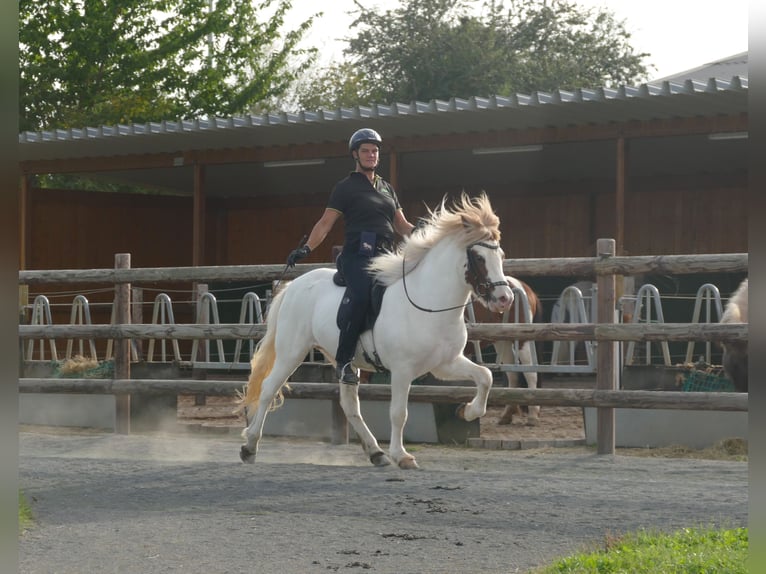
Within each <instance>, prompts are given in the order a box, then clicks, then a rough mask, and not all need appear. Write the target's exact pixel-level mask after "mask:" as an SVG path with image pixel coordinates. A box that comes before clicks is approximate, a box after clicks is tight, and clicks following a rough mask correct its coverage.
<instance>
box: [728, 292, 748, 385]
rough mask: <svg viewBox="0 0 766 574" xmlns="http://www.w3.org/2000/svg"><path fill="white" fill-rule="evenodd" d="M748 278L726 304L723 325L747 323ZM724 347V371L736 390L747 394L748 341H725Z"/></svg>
mask: <svg viewBox="0 0 766 574" xmlns="http://www.w3.org/2000/svg"><path fill="white" fill-rule="evenodd" d="M747 322H748V318H747V278H745V279H744V280H743V281H742V283H740V284H739V287H737V290H736V291H735V292H734V294H733V295H732V296H731V298H730V299H729V302H728V303H727V304H726V309H725V310H724V312H723V316H722V317H721V323H747ZM722 346H723V361H722V362H723V370H724V372H725V373H726V376H727V377H729V379H730V380H731V382H732V384H733V385H734V388H735V389H736V390H737V391H738V392H740V393H746V392H747V341H725V342H724V343H722Z"/></svg>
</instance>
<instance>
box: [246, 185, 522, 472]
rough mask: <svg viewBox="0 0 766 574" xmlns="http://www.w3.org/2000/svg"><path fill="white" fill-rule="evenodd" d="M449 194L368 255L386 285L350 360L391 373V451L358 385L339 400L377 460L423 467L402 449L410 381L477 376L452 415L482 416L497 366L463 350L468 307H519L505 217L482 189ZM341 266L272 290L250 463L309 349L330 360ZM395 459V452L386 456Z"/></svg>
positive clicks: (253, 394)
mask: <svg viewBox="0 0 766 574" xmlns="http://www.w3.org/2000/svg"><path fill="white" fill-rule="evenodd" d="M446 199H447V198H446V197H445V198H444V199H442V201H441V204H440V205H439V206H437V207H436V209H435V210H431V209H430V208H429V209H428V215H427V216H426V218H425V219H426V222H427V224H428V225H426V226H424V227H423V228H422V229H420V230H419V231H416V232H415V233H413V234H411V235H410V236H409V237H406V238H404V240H403V241H402V243H401V244H400V245H399V246H398V248H397V249H396V251H394V252H391V253H382V254H380V255H377V256H376V257H373V258H371V260H370V270H371V272H372V273H373V274H374V275H375V278H376V281H377V282H378V283H379V284H381V285H382V286H383V287H384V288H385V291H384V293H383V296H382V300H381V302H380V312H379V314H378V316H377V319H376V320H375V322H374V324H373V325H372V327H371V328H369V329H367V330H365V331H364V332H363V333H362V335H361V337H360V340H359V344H358V346H357V351H356V355H355V357H354V359H353V365H354V366H355V367H357V368H360V369H362V370H368V371H370V370H380V369H381V368H383V369H386V370H388V371H389V372H390V374H391V403H390V410H389V414H390V421H391V436H390V443H389V449H388V456H387V455H386V453H385V452H384V451H383V450H382V449H381V448H380V446H379V445H378V442H377V440H376V439H375V437H374V436H373V434H372V433H371V432H370V429H369V428H368V427H367V424H366V423H365V421H364V420H363V418H362V415H361V411H360V404H359V391H358V386H357V385H350V384H340V404H341V407H342V409H343V411H344V413H345V415H346V418H347V419H348V421H349V422H350V423H351V426H352V427H353V429H354V430H355V431H356V433H357V435H358V436H359V439H360V441H361V444H362V449H363V451H364V452H365V453H366V455H367V456H368V458H369V460H370V462H371V463H372V464H373V465H375V466H386V465H388V464H391V462H392V461H393V462H394V463H395V464H396V465H398V466H399V468H402V469H414V468H418V464H417V462H416V460H415V457H414V456H412V455H411V454H410V453H408V452H407V450H406V449H405V447H404V436H403V433H404V425H405V423H406V422H407V399H408V395H409V390H410V386H411V383H412V381H413V380H415V379H417V378H419V377H421V376H423V375H425V374H426V373H429V372H430V373H432V374H433V375H434V376H435V377H437V378H439V379H443V380H466V379H470V380H472V381H473V382H474V383H475V385H476V394H475V396H474V397H473V399H472V400H471V401H470V402H469V403H468V404H462V405H460V407H458V409H457V413H456V415H457V416H458V417H459V418H462V419H464V420H466V421H471V420H475V419H477V418H479V417H482V416H484V414H486V411H487V398H488V396H489V390H490V388H491V386H492V372H491V371H490V370H489V369H487V368H486V367H484V366H480V365H477V364H476V363H474V362H472V361H470V360H469V359H468V358H467V357H465V356H464V355H463V348H464V347H465V344H466V341H467V339H468V334H467V330H466V324H465V321H464V320H463V312H464V310H465V306H466V305H467V304H468V303H469V302H470V300H471V298H472V297H475V298H477V299H478V300H479V301H481V303H482V304H483V305H486V306H487V307H488V308H489V309H490V310H491V311H492V312H494V313H502V312H503V311H505V309H506V308H507V307H509V306H510V305H511V304H512V303H513V291H512V290H511V287H510V286H509V285H508V283H507V281H506V279H505V275H504V274H503V256H504V253H503V250H502V249H501V247H500V219H499V217H498V216H497V215H496V214H495V213H494V211H493V209H492V206H491V204H490V201H489V198H488V197H487V195H486V193H484V192H482V193H481V194H480V195H478V196H475V197H473V198H471V197H469V196H468V195H467V194H466V193H465V192H463V193H461V195H460V197H459V198H456V199H455V201H454V202H453V204H452V205H451V206H449V207H448V206H447V205H446ZM334 273H335V270H333V269H327V268H320V269H315V270H312V271H309V272H307V273H305V274H303V275H300V276H299V277H297V278H296V279H294V280H292V281H291V282H289V283H288V284H287V285H286V286H284V287H283V289H282V290H280V291H279V293H277V294H276V296H275V297H274V299H273V300H272V303H271V307H270V310H269V313H268V316H267V319H266V333H265V334H264V336H263V338H262V339H261V341H259V343H258V345H257V346H256V350H255V353H254V354H253V357H252V360H251V363H250V364H251V373H250V377H249V379H248V383H247V387H246V391H245V393H243V395H242V396H241V398H240V406H241V408H243V409H245V411H246V412H247V409H248V407H250V406H253V405H255V415H254V416H253V418H252V421H251V422H250V424H249V425H248V426H247V427H246V428H245V429H244V431H243V432H242V437H243V438H244V439H245V444H243V445H242V446H241V449H240V458H241V460H242V461H243V462H245V463H254V462H255V457H256V454H257V451H258V443H259V441H260V439H261V437H262V434H263V425H264V421H265V419H266V415H267V413H268V412H269V410H270V408H271V407H272V406H274V405H278V404H281V400H282V398H283V396H282V392H281V389H282V386H283V385H284V384H285V383H286V381H287V379H288V378H289V377H290V375H291V374H292V373H293V372H294V371H295V369H296V368H297V367H298V366H299V365H300V363H301V362H302V361H303V359H304V357H305V356H306V355H307V353H308V352H309V351H310V350H311V349H312V348H318V349H319V350H321V351H322V353H323V354H324V355H325V357H327V358H328V360H329V361H330V362H333V361H332V359H331V357H334V356H335V350H336V347H337V344H338V336H339V329H338V327H337V324H336V323H337V320H336V315H337V312H338V308H339V306H340V303H341V300H342V298H343V295H344V289H343V288H341V287H338V286H337V285H336V284H335V283H334V282H333V275H334ZM389 457H390V458H389Z"/></svg>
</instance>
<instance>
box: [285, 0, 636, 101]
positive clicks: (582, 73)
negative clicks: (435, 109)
mask: <svg viewBox="0 0 766 574" xmlns="http://www.w3.org/2000/svg"><path fill="white" fill-rule="evenodd" d="M355 4H356V6H357V8H358V9H359V12H358V13H357V14H358V15H357V18H356V20H355V21H354V23H353V24H352V30H357V34H356V36H355V37H352V38H351V39H350V41H349V43H348V48H347V49H346V50H345V54H346V56H347V57H348V63H346V64H344V65H343V66H335V67H334V68H333V73H334V74H340V75H341V76H342V75H343V73H344V72H347V74H346V75H345V80H335V85H343V86H344V89H343V90H342V91H341V92H340V93H339V92H338V91H337V90H334V89H332V87H331V86H328V85H327V84H326V83H325V82H322V81H319V82H316V83H315V84H313V85H310V86H305V87H304V89H303V94H302V96H301V98H300V101H301V102H305V103H312V104H313V106H312V107H319V106H318V105H317V103H322V104H324V105H330V106H336V105H354V104H358V103H366V102H373V101H375V102H392V101H402V102H408V101H412V100H423V101H428V100H431V99H449V98H451V97H461V98H468V97H470V96H489V95H493V94H500V95H502V94H510V93H515V92H521V93H530V92H532V91H535V90H544V91H549V90H554V89H557V88H561V89H573V88H578V87H597V86H613V85H618V84H628V83H633V82H636V81H638V80H640V79H644V78H645V75H646V73H647V69H646V67H645V66H644V64H643V63H642V60H643V58H645V57H646V56H647V55H648V54H637V53H635V51H634V50H633V49H632V48H631V46H630V43H629V40H630V34H629V33H628V32H627V30H626V27H625V22H621V21H617V20H615V18H614V16H613V14H612V13H611V12H609V11H608V10H606V9H600V10H591V9H585V8H583V7H581V6H578V5H577V4H575V3H573V2H571V1H569V0H510V1H508V2H503V1H493V2H490V3H488V4H487V3H485V4H483V10H481V11H479V10H477V4H478V1H477V0H412V1H410V2H402V3H401V4H400V6H399V7H398V8H397V9H395V10H388V11H385V12H382V13H378V12H376V11H374V10H369V9H364V7H363V5H362V3H360V2H359V1H358V0H355Z"/></svg>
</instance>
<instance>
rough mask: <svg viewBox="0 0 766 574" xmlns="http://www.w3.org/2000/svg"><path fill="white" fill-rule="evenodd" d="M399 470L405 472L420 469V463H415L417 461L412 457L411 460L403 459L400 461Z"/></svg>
mask: <svg viewBox="0 0 766 574" xmlns="http://www.w3.org/2000/svg"><path fill="white" fill-rule="evenodd" d="M399 468H401V469H403V470H416V469H418V468H420V467H419V466H418V463H417V462H415V459H414V458H412V457H410V458H403V459H402V460H400V461H399Z"/></svg>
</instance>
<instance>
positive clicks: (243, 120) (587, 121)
mask: <svg viewBox="0 0 766 574" xmlns="http://www.w3.org/2000/svg"><path fill="white" fill-rule="evenodd" d="M745 56H746V55H745ZM745 61H746V57H745ZM722 62H723V61H722ZM703 68H704V67H703ZM747 90H748V78H747V75H746V74H745V75H734V76H729V78H728V79H722V78H720V77H714V76H713V77H708V78H707V79H704V80H700V79H697V78H685V79H683V80H682V81H675V80H673V81H669V80H665V81H656V82H652V83H645V84H641V85H638V86H621V87H619V88H616V89H610V88H595V89H586V88H582V89H577V90H574V91H565V90H555V91H553V92H533V93H531V94H514V95H511V96H507V97H506V96H492V97H488V98H483V97H471V98H468V99H460V98H452V99H450V100H448V101H442V100H431V101H430V102H420V101H416V102H412V103H409V104H405V103H394V104H390V105H388V104H373V105H370V106H355V107H353V108H337V109H329V110H320V111H316V112H310V111H301V112H298V113H268V114H262V115H247V116H242V117H232V118H206V119H202V118H201V119H193V120H175V121H173V120H168V121H162V122H150V123H146V124H130V125H116V126H102V127H95V128H94V127H85V128H82V129H76V128H73V129H66V130H51V131H40V132H22V133H20V134H19V144H20V146H19V147H20V150H19V151H20V159H21V160H22V161H28V160H45V159H66V158H81V157H108V156H119V155H130V154H146V153H163V152H165V153H175V152H183V151H186V150H194V149H210V150H212V149H227V148H238V147H255V146H264V147H269V146H280V145H299V144H309V143H324V142H341V141H345V139H346V138H347V137H348V133H349V130H350V129H353V126H355V125H358V124H360V122H362V121H363V122H364V124H365V125H369V126H370V127H373V128H375V129H378V130H379V131H381V133H384V134H385V136H386V137H387V138H396V137H408V136H413V135H440V134H451V133H469V132H474V133H475V132H488V131H499V130H523V129H529V128H545V127H570V126H578V125H591V124H607V123H614V122H626V121H633V120H638V121H641V120H654V119H668V118H683V117H693V116H698V115H719V114H738V113H742V112H746V111H747ZM405 119H406V120H407V121H403V120H405ZM350 124H351V125H350ZM150 135H151V136H153V137H147V136H150Z"/></svg>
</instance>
